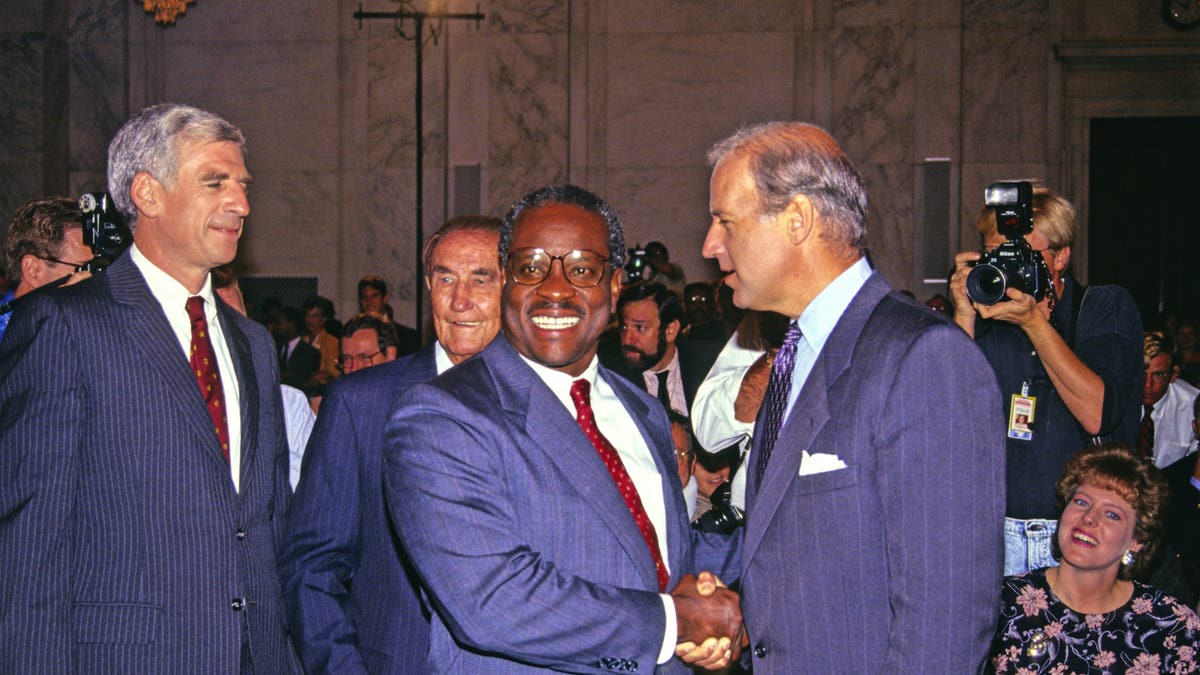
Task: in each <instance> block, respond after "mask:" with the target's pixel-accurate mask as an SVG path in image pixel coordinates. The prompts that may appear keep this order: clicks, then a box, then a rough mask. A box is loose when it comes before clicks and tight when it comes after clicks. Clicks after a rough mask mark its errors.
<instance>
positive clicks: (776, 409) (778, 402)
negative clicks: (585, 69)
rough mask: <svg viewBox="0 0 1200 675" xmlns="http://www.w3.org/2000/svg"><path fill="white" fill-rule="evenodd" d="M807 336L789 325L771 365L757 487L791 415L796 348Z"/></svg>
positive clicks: (764, 398) (756, 468)
mask: <svg viewBox="0 0 1200 675" xmlns="http://www.w3.org/2000/svg"><path fill="white" fill-rule="evenodd" d="M802 336H803V334H802V333H801V332H800V325H799V324H797V323H796V322H795V321H793V322H791V323H790V324H788V330H787V335H784V336H783V345H781V346H780V347H779V351H778V352H776V354H775V362H774V363H772V364H771V379H770V381H769V382H768V383H767V393H766V395H765V396H763V417H762V428H761V429H759V431H758V435H759V437H760V440H759V443H758V448H757V449H756V450H755V452H757V453H758V459H756V460H755V463H754V485H755V487H756V488H757V486H759V485H762V478H763V474H764V473H766V471H767V462H768V461H769V460H770V459H771V451H772V450H773V449H774V448H775V441H776V440H777V439H778V438H779V428H780V427H782V426H783V416H784V413H785V412H787V404H788V394H790V393H791V391H792V371H793V370H794V369H795V367H796V345H797V344H798V343H799V342H800V338H801V337H802Z"/></svg>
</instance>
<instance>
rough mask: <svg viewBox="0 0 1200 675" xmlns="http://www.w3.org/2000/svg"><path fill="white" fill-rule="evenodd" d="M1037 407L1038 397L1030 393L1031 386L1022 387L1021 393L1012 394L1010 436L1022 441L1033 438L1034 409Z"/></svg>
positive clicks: (1009, 413) (1009, 416)
mask: <svg viewBox="0 0 1200 675" xmlns="http://www.w3.org/2000/svg"><path fill="white" fill-rule="evenodd" d="M1036 408H1037V398H1036V397H1033V396H1030V395H1029V387H1028V386H1025V387H1022V388H1021V393H1020V394H1013V395H1012V405H1011V406H1009V409H1008V437H1009V438H1016V439H1019V440H1022V441H1028V440H1032V439H1033V430H1032V429H1030V428H1029V425H1031V424H1033V411H1034V410H1035V409H1036Z"/></svg>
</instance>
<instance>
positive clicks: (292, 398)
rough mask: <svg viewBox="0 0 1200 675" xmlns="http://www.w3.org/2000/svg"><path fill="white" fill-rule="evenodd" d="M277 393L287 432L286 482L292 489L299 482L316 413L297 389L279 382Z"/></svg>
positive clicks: (284, 427)
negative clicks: (281, 405) (305, 450)
mask: <svg viewBox="0 0 1200 675" xmlns="http://www.w3.org/2000/svg"><path fill="white" fill-rule="evenodd" d="M279 394H280V396H281V397H283V429H284V431H286V432H287V442H288V482H289V483H291V484H292V490H293V491H294V490H295V489H296V485H298V484H299V483H300V466H301V464H302V463H303V462H304V449H305V448H306V447H308V437H309V436H310V435H312V429H313V424H315V423H316V421H317V415H316V414H315V413H314V412H313V410H312V406H311V405H309V404H308V397H307V396H305V395H304V392H302V391H300V390H299V389H297V388H295V387H291V386H288V385H286V384H281V385H279Z"/></svg>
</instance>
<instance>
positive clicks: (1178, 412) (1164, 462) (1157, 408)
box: [1150, 379, 1200, 469]
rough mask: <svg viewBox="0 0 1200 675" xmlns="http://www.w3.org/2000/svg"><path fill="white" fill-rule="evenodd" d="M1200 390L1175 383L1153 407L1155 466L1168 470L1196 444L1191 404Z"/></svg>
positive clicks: (1169, 386) (1181, 381) (1183, 383)
mask: <svg viewBox="0 0 1200 675" xmlns="http://www.w3.org/2000/svg"><path fill="white" fill-rule="evenodd" d="M1198 394H1200V389H1196V388H1195V387H1193V386H1192V385H1190V384H1188V383H1187V382H1185V381H1183V380H1181V379H1176V380H1175V381H1174V382H1172V383H1170V384H1169V385H1167V393H1165V394H1163V397H1162V398H1160V399H1158V403H1155V404H1154V412H1152V413H1150V419H1152V420H1154V465H1155V466H1157V467H1158V468H1160V469H1161V468H1163V467H1166V466H1170V465H1171V464H1173V463H1175V462H1177V461H1179V460H1181V459H1183V456H1184V455H1186V454H1188V452H1190V451H1191V450H1192V449H1193V446H1194V444H1195V442H1196V438H1195V434H1194V433H1193V432H1192V404H1193V403H1195V401H1196V396H1197V395H1198Z"/></svg>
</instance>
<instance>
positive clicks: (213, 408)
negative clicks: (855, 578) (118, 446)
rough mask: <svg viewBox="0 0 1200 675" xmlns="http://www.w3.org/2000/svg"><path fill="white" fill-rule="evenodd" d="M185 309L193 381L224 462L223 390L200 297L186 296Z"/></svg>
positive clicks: (226, 430)
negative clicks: (187, 319)
mask: <svg viewBox="0 0 1200 675" xmlns="http://www.w3.org/2000/svg"><path fill="white" fill-rule="evenodd" d="M187 313H188V318H189V319H191V320H192V349H191V354H190V356H191V364H192V372H193V373H195V374H196V384H198V385H199V386H200V393H201V395H203V396H204V402H205V403H207V404H208V416H209V418H210V419H211V420H212V423H213V429H214V431H216V433H217V441H218V442H220V444H221V452H222V453H224V454H225V462H226V463H228V462H229V420H228V419H227V418H226V415H225V391H224V389H222V388H221V373H220V371H218V370H217V355H216V353H214V352H213V346H212V341H211V340H210V339H209V337H208V321H207V320H206V319H205V318H204V298H202V297H200V296H198V295H193V296H192V297H190V298H188V299H187Z"/></svg>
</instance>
